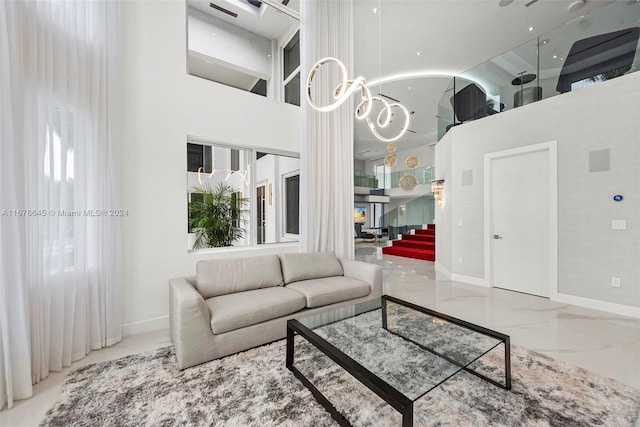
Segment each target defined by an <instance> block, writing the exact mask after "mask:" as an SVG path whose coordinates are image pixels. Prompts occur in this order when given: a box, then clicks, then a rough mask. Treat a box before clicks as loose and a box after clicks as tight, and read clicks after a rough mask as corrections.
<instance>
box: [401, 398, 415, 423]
mask: <svg viewBox="0 0 640 427" xmlns="http://www.w3.org/2000/svg"><path fill="white" fill-rule="evenodd" d="M402 427H413V403H412V404H410V405H408V406H405V407H404V409H403V411H402Z"/></svg>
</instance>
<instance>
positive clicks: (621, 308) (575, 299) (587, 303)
mask: <svg viewBox="0 0 640 427" xmlns="http://www.w3.org/2000/svg"><path fill="white" fill-rule="evenodd" d="M551 300H552V301H557V302H561V303H564V304H571V305H577V306H580V307H585V308H591V309H593V310H599V311H606V312H607V313H613V314H618V315H620V316H627V317H635V318H636V319H640V307H631V306H630V305H624V304H617V303H615V302H608V301H600V300H596V299H591V298H585V297H579V296H575V295H568V294H555V295H552V296H551Z"/></svg>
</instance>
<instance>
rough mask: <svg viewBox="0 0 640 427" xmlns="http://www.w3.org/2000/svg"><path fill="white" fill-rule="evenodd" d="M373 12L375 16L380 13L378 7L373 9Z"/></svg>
mask: <svg viewBox="0 0 640 427" xmlns="http://www.w3.org/2000/svg"><path fill="white" fill-rule="evenodd" d="M372 12H373V14H374V15H375V14H376V13H378V8H377V7H374V8H373V9H372Z"/></svg>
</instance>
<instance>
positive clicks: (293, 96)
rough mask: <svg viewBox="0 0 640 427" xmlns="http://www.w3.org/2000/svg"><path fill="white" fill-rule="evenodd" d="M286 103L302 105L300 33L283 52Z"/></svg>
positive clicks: (297, 33)
mask: <svg viewBox="0 0 640 427" xmlns="http://www.w3.org/2000/svg"><path fill="white" fill-rule="evenodd" d="M283 57H284V67H283V79H282V82H283V85H284V102H286V103H287V104H293V105H298V106H299V105H300V31H298V32H296V34H295V35H294V36H293V37H292V38H291V40H289V43H287V45H286V46H285V47H284V50H283Z"/></svg>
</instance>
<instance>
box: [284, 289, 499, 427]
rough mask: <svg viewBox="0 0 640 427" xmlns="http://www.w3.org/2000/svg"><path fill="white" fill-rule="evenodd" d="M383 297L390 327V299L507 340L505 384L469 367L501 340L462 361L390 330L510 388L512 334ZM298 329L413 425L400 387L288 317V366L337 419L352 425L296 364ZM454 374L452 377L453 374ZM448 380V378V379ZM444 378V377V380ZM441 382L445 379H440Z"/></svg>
mask: <svg viewBox="0 0 640 427" xmlns="http://www.w3.org/2000/svg"><path fill="white" fill-rule="evenodd" d="M381 301H382V327H383V328H384V329H385V330H387V331H389V330H388V329H387V301H390V302H393V303H396V304H399V305H403V306H405V307H408V308H411V309H413V310H416V311H418V312H421V313H425V314H428V315H431V316H435V317H438V318H440V319H443V320H446V321H448V322H451V323H454V324H457V325H460V326H463V327H465V328H468V329H471V330H473V331H475V332H479V333H481V334H484V335H487V336H490V337H492V338H496V339H498V340H500V343H502V344H504V349H505V384H504V385H503V384H501V383H499V382H497V381H495V380H493V379H491V378H488V377H486V376H484V375H482V374H480V373H478V372H475V371H474V370H472V369H470V368H469V365H470V364H471V363H473V362H475V361H476V360H478V359H479V358H480V357H482V356H484V355H485V354H487V353H488V352H489V351H491V350H492V349H494V348H495V347H497V346H498V345H500V343H498V344H496V345H495V346H493V347H492V348H491V349H489V350H487V351H486V352H484V353H483V354H481V355H479V356H478V357H476V358H475V359H474V360H472V361H471V362H469V363H467V364H462V363H460V362H457V361H455V360H453V359H451V358H449V357H447V356H444V355H442V354H440V353H438V352H436V351H435V350H433V349H430V348H427V347H425V346H423V345H422V344H420V343H417V342H415V341H413V340H411V339H409V338H407V337H404V336H402V335H400V334H397V333H395V332H393V331H389V332H390V333H392V334H394V335H397V336H399V337H401V338H403V339H405V340H407V341H410V342H412V343H413V344H415V345H418V346H419V347H420V348H422V349H424V350H426V351H429V352H431V353H433V354H435V355H437V356H439V357H442V358H443V359H445V360H447V361H448V362H450V363H452V364H454V365H456V366H458V367H459V368H461V369H462V370H464V371H466V372H469V373H471V374H473V375H475V376H477V377H480V378H482V379H484V380H485V381H488V382H489V383H491V384H494V385H496V386H498V387H501V388H504V389H507V390H510V389H511V350H510V337H509V336H508V335H505V334H502V333H500V332H497V331H494V330H491V329H487V328H484V327H482V326H478V325H475V324H473V323H469V322H466V321H464V320H461V319H457V318H455V317H452V316H448V315H446V314H443V313H439V312H437V311H434V310H430V309H428V308H424V307H420V306H418V305H415V304H412V303H410V302H407V301H403V300H400V299H398V298H394V297H391V296H388V295H383V296H382V297H381ZM296 332H297V333H298V334H299V335H301V336H302V337H304V338H305V339H306V340H307V341H308V342H310V343H311V344H312V345H313V346H315V347H316V348H317V349H318V350H320V351H321V352H323V353H324V354H325V355H327V356H328V357H329V358H330V359H331V360H333V361H334V362H336V363H337V364H338V365H339V366H341V367H342V368H343V369H345V370H346V371H347V372H348V373H349V374H350V375H351V376H353V377H354V378H356V379H357V380H358V381H360V382H361V383H362V384H363V385H365V386H366V387H367V388H369V389H370V390H371V391H373V392H374V393H375V394H377V395H378V396H379V397H381V398H382V399H383V400H384V401H385V402H387V403H388V404H390V405H391V406H392V407H393V408H394V409H395V410H396V411H398V412H400V413H401V414H402V426H403V427H409V426H412V425H413V401H412V400H411V399H409V398H408V397H406V396H405V395H404V394H402V393H401V392H400V391H398V390H397V389H396V388H394V387H393V386H391V385H389V384H388V383H387V382H386V381H384V380H382V379H380V378H379V377H378V376H377V375H375V374H374V373H372V372H371V371H369V370H368V369H367V368H365V367H364V366H362V365H361V364H359V363H358V362H356V361H355V360H353V359H352V358H350V357H349V356H347V355H346V354H344V353H343V352H342V351H340V350H339V349H337V348H336V347H335V346H334V345H333V344H331V343H329V342H328V341H327V340H325V339H324V338H322V337H321V336H319V335H318V334H316V333H315V332H313V330H311V329H309V328H308V327H306V326H304V325H303V324H302V323H300V322H299V321H298V320H295V319H291V320H288V321H287V354H286V367H287V368H288V369H289V370H290V371H291V372H293V374H294V375H295V376H296V378H298V379H299V380H300V382H302V384H304V385H305V387H307V388H308V389H309V391H311V393H312V394H313V396H314V397H315V398H316V400H317V401H318V402H319V403H320V404H321V405H322V406H324V408H325V409H326V410H327V411H328V412H329V413H330V414H331V416H332V417H333V419H334V420H336V421H337V422H338V423H339V424H340V425H341V426H350V425H351V424H350V423H349V421H348V420H347V419H346V418H345V417H344V416H343V415H342V414H341V413H340V412H339V411H338V410H337V409H336V408H335V407H334V406H333V404H332V403H331V402H330V401H329V400H328V399H327V398H326V397H325V396H324V395H323V394H322V393H321V392H320V390H318V389H317V388H316V386H315V385H313V383H312V382H311V381H309V379H308V378H307V377H305V376H304V374H303V373H302V372H300V371H299V370H298V369H297V368H296V367H295V366H294V365H293V355H294V336H295V334H296ZM449 378H450V377H449ZM447 380H448V379H447ZM445 381H446V380H445ZM443 382H444V381H443ZM440 384H441V383H440Z"/></svg>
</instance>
